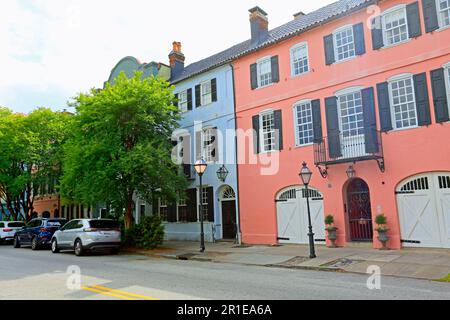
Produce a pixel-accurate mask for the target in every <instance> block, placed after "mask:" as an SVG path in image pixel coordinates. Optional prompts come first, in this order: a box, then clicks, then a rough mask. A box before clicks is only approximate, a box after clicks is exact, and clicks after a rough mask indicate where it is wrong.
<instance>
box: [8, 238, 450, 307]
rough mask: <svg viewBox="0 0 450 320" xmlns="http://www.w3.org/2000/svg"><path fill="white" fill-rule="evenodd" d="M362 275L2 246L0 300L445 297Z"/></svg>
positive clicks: (426, 285) (445, 291)
mask: <svg viewBox="0 0 450 320" xmlns="http://www.w3.org/2000/svg"><path fill="white" fill-rule="evenodd" d="M68 268H69V270H68ZM68 271H69V273H68ZM78 271H80V272H81V280H80V281H81V285H79V284H80V281H78V279H79V278H78V277H77V272H78ZM73 272H75V273H73ZM367 278H368V277H366V276H362V275H353V274H341V273H329V272H318V271H303V270H290V269H278V268H265V267H253V266H241V265H231V264H216V263H208V262H195V261H176V260H167V259H155V258H148V257H143V256H135V255H119V256H109V255H95V256H87V257H80V258H79V257H76V256H75V255H73V254H72V253H62V254H57V255H55V254H52V253H51V252H50V251H31V250H30V249H28V248H21V249H13V248H12V247H11V246H0V288H1V290H0V299H27V300H36V299H37V300H60V299H68V300H86V299H88V300H93V299H102V300H105V299H106V300H112V299H113V300H116V299H117V300H131V299H138V300H142V299H146V300H152V299H155V300H166V299H171V300H190V299H222V300H241V299H250V300H255V299H258V300H259V299H263V300H278V299H283V300H285V299H287V300H290V299H446V300H450V284H446V283H437V282H429V281H421V280H410V279H400V278H390V277H383V278H382V279H381V290H369V289H368V288H367V285H366V282H367Z"/></svg>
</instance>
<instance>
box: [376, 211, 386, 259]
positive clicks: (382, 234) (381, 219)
mask: <svg viewBox="0 0 450 320" xmlns="http://www.w3.org/2000/svg"><path fill="white" fill-rule="evenodd" d="M375 223H376V224H377V225H378V227H377V228H376V231H377V232H378V240H379V241H380V242H381V244H382V245H383V247H382V248H381V250H387V249H388V248H387V246H386V244H387V242H388V241H389V237H388V235H387V233H388V231H389V228H388V227H387V218H386V216H385V215H384V214H379V215H378V216H377V217H376V218H375Z"/></svg>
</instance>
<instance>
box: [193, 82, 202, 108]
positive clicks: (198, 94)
mask: <svg viewBox="0 0 450 320" xmlns="http://www.w3.org/2000/svg"><path fill="white" fill-rule="evenodd" d="M201 105H202V99H201V86H200V85H197V86H195V107H196V108H198V107H200V106H201Z"/></svg>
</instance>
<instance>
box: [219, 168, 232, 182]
mask: <svg viewBox="0 0 450 320" xmlns="http://www.w3.org/2000/svg"><path fill="white" fill-rule="evenodd" d="M229 173H230V172H229V171H228V170H227V168H226V167H225V165H223V166H221V167H220V169H219V170H217V178H219V180H220V181H222V182H225V181H226V180H227V177H228V174H229Z"/></svg>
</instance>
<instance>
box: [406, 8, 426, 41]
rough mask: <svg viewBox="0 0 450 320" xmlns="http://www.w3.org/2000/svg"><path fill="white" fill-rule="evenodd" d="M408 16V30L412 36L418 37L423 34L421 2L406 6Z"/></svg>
mask: <svg viewBox="0 0 450 320" xmlns="http://www.w3.org/2000/svg"><path fill="white" fill-rule="evenodd" d="M406 16H407V17H408V31H409V37H410V38H417V37H419V36H421V35H422V28H421V23H420V15H419V2H418V1H417V2H413V3H410V4H408V5H407V6H406Z"/></svg>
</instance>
